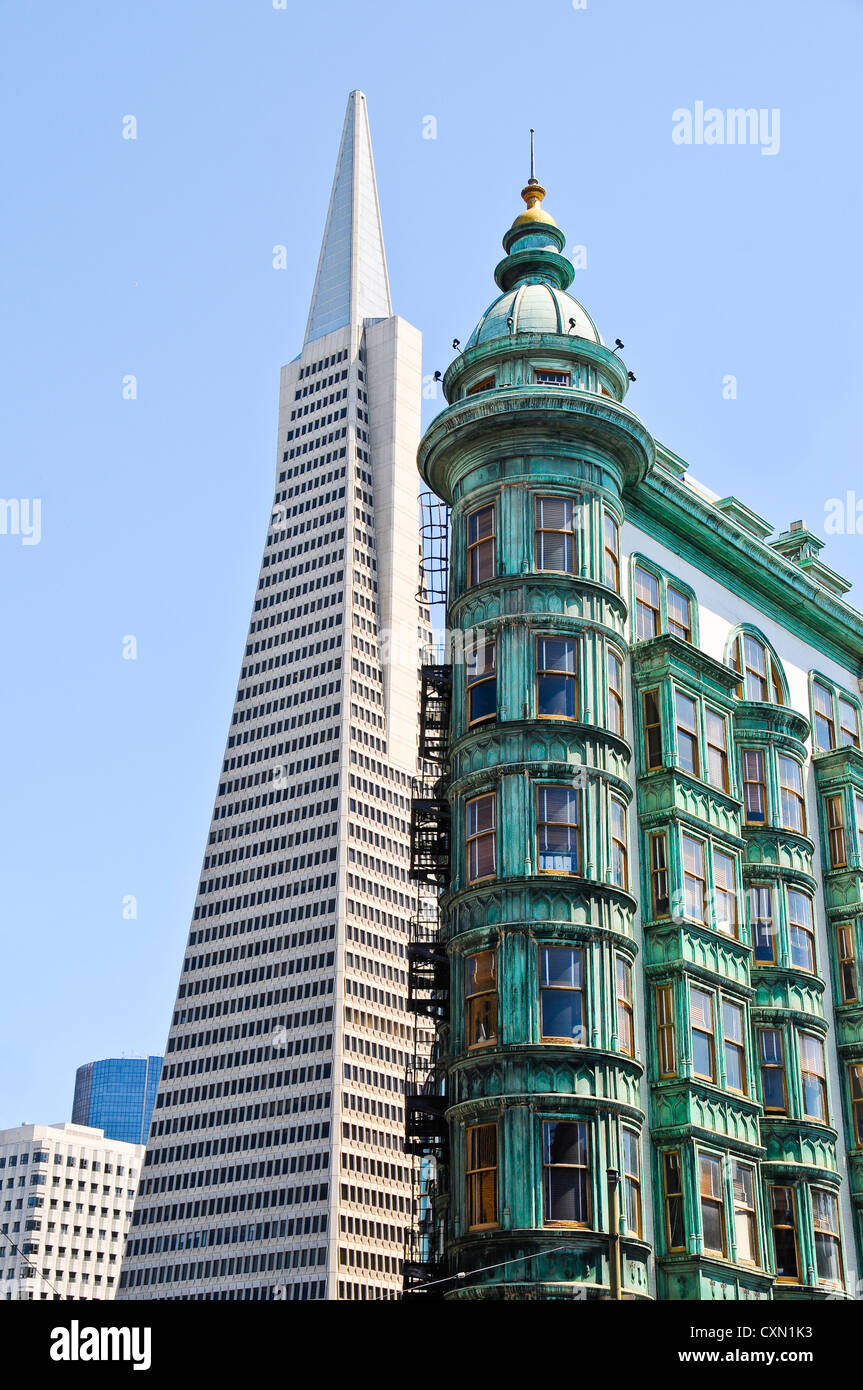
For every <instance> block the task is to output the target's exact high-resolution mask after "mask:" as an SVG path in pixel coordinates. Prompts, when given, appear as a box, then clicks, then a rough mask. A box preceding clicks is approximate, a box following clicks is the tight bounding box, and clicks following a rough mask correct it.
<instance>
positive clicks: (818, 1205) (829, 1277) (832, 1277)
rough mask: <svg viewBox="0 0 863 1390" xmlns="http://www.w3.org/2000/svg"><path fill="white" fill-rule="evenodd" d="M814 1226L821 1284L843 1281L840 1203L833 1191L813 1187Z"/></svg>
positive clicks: (816, 1267) (816, 1261) (816, 1266)
mask: <svg viewBox="0 0 863 1390" xmlns="http://www.w3.org/2000/svg"><path fill="white" fill-rule="evenodd" d="M812 1226H813V1228H814V1233H815V1269H816V1272H817V1274H818V1282H819V1284H841V1283H842V1245H841V1241H840V1238H839V1203H838V1202H837V1200H836V1195H835V1193H833V1192H827V1191H826V1190H825V1189H824V1188H823V1187H813V1189H812Z"/></svg>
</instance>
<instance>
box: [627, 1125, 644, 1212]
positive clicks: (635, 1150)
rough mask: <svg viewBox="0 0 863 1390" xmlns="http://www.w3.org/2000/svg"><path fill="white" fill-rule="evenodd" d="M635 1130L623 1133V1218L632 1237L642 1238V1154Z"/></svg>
mask: <svg viewBox="0 0 863 1390" xmlns="http://www.w3.org/2000/svg"><path fill="white" fill-rule="evenodd" d="M639 1149H640V1145H639V1141H638V1135H637V1134H636V1132H635V1130H634V1129H625V1130H624V1131H623V1218H624V1221H625V1222H626V1229H627V1231H628V1233H629V1234H630V1235H633V1236H636V1237H638V1238H639V1239H640V1238H641V1154H640V1152H639Z"/></svg>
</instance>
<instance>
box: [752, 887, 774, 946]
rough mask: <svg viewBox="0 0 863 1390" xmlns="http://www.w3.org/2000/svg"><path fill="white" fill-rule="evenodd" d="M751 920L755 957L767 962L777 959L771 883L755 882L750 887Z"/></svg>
mask: <svg viewBox="0 0 863 1390" xmlns="http://www.w3.org/2000/svg"><path fill="white" fill-rule="evenodd" d="M749 921H750V924H751V927H752V945H753V950H754V953H755V959H756V960H757V961H762V962H764V963H765V964H769V963H772V962H773V961H775V959H776V949H775V942H776V937H775V932H774V927H773V897H772V891H771V888H770V885H769V884H767V883H754V884H752V886H751V887H750V889H749Z"/></svg>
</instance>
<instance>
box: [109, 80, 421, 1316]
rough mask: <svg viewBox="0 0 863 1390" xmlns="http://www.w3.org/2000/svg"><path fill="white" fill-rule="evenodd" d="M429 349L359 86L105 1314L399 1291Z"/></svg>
mask: <svg viewBox="0 0 863 1390" xmlns="http://www.w3.org/2000/svg"><path fill="white" fill-rule="evenodd" d="M420 345H421V340H420V334H419V332H418V331H417V330H416V329H415V328H413V327H411V326H410V324H408V323H406V322H405V321H404V320H403V319H400V318H398V317H396V316H394V315H393V313H392V306H391V300H390V290H389V280H388V276H387V265H386V255H385V251H384V243H383V235H382V230H381V217H380V209H379V206H378V196H377V185H376V180H375V170H374V160H373V157H372V147H371V138H370V135H369V123H368V115H367V111H366V101H365V97H364V96H363V94H362V92H352V93H351V95H350V98H349V101H348V108H347V114H346V117H345V124H344V129H343V132H342V140H341V146H340V149H339V156H338V164H337V168H336V175H335V179H334V181H333V188H332V195H331V198H330V205H329V210H328V213H327V220H326V229H325V233H324V241H323V245H322V249H321V255H320V261H319V265H318V271H317V276H316V279H315V286H314V292H313V296H312V304H311V309H310V313H309V319H308V327H307V330H306V338H305V343H304V345H303V349H302V352H301V353H300V355H299V357H297V358H296V359H295V360H294V361H293V362H291V363H290V364H289V365H288V366H286V367H284V368H283V369H282V375H281V392H280V402H279V425H278V452H277V468H276V486H275V496H274V499H273V509H272V514H271V517H270V519H269V524H268V530H267V536H266V544H265V547H264V555H263V561H262V564H261V571H260V578H259V581H258V587H257V592H256V595H255V601H254V610H253V613H252V618H251V622H250V625H249V633H248V640H247V642H246V647H245V652H244V655H243V661H242V668H241V671H240V678H239V684H238V687H237V693H236V700H235V703H234V710H233V715H232V718H231V727H230V732H229V737H228V741H227V747H226V749H225V756H224V761H223V763H222V771H221V776H220V780H219V787H218V794H217V796H216V803H215V808H214V811H213V818H212V824H211V829H210V835H209V840H208V844H207V849H206V853H205V857H204V863H203V869H202V873H201V881H200V885H199V891H198V896H197V900H196V903H195V909H194V914H193V920H192V925H191V929H190V932H189V939H188V945H187V947H186V951H185V954H184V957H183V963H182V969H181V975H180V985H179V988H178V991H177V999H176V1004H175V1007H174V1012H173V1015H172V1018H171V1026H170V1033H169V1036H168V1042H167V1046H166V1049H165V1066H164V1070H163V1072H162V1079H161V1084H160V1086H159V1092H158V1096H157V1098H156V1105H155V1109H154V1112H153V1123H152V1127H151V1131H150V1138H149V1145H148V1149H147V1156H146V1166H145V1168H144V1170H143V1174H142V1181H141V1185H140V1190H139V1194H138V1199H137V1203H136V1208H135V1213H134V1218H133V1222H132V1225H131V1228H130V1231H129V1238H128V1241H127V1247H126V1253H125V1258H124V1264H123V1270H122V1276H121V1288H120V1291H119V1297H120V1298H124V1299H154V1298H158V1299H190V1298H192V1299H197V1298H203V1299H218V1298H227V1299H270V1298H277V1299H278V1298H284V1299H289V1300H308V1299H359V1298H392V1297H397V1296H398V1295H399V1293H400V1291H401V1259H402V1254H403V1241H404V1230H405V1227H406V1225H407V1224H408V1221H409V1205H410V1203H409V1198H410V1174H409V1171H408V1160H407V1159H406V1158H405V1156H404V1154H403V1152H402V1132H403V1122H404V1076H405V1070H406V1067H407V1066H408V1064H409V1061H410V1060H411V1058H412V1056H413V1048H414V1018H413V1015H412V1014H410V1013H409V1012H408V1011H407V1008H406V994H407V978H406V952H407V942H408V925H409V921H410V918H411V915H412V913H413V912H414V910H415V901H416V889H415V887H414V886H413V885H412V884H411V882H410V881H409V877H408V874H409V822H410V798H411V784H412V780H413V778H414V776H415V774H416V772H417V768H418V764H417V722H418V703H419V702H418V688H417V685H418V665H419V660H418V657H419V649H420V648H421V647H422V645H423V643H424V642H425V641H426V640H427V635H428V631H429V628H428V619H429V614H428V609H427V608H426V607H425V606H424V604H423V602H422V599H421V598H419V599H418V594H420V593H421V583H420V576H419V533H418V486H419V484H418V477H417V469H416V448H417V443H418V440H419V434H420V402H421V361H420Z"/></svg>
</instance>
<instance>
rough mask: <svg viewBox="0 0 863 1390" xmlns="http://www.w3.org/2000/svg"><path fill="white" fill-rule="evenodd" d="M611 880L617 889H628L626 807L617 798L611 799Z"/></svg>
mask: <svg viewBox="0 0 863 1390" xmlns="http://www.w3.org/2000/svg"><path fill="white" fill-rule="evenodd" d="M611 879H612V882H613V883H616V884H617V886H618V888H628V887H629V866H628V863H627V849H626V807H625V806H624V804H623V802H622V801H618V800H617V797H615V796H613V797H612V798H611Z"/></svg>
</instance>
